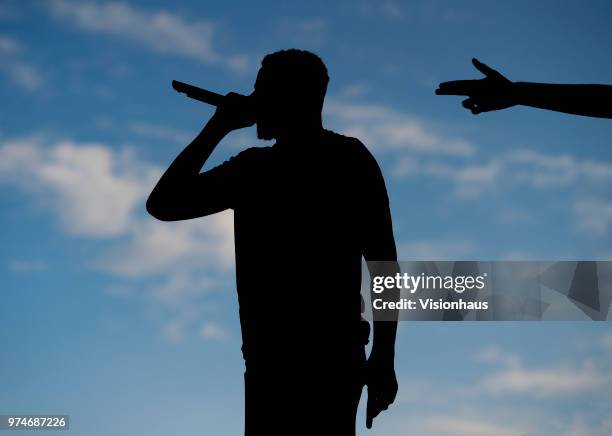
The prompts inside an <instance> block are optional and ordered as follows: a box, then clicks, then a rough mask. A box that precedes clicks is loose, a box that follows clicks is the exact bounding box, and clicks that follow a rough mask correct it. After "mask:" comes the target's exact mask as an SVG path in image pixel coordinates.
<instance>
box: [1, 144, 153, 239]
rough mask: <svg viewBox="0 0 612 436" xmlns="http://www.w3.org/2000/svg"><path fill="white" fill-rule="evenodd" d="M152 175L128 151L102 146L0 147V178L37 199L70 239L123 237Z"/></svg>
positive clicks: (150, 168) (41, 145)
mask: <svg viewBox="0 0 612 436" xmlns="http://www.w3.org/2000/svg"><path fill="white" fill-rule="evenodd" d="M158 173H159V171H158V170H157V169H156V168H154V167H152V166H149V165H145V164H141V163H139V162H138V161H136V159H135V158H134V156H133V154H132V153H131V152H130V151H129V150H122V151H114V150H112V149H110V148H109V147H107V146H105V145H103V144H95V143H90V144H76V143H73V142H70V141H63V142H59V143H56V144H54V145H53V146H51V147H48V146H44V145H43V144H42V142H41V141H40V140H39V139H36V138H30V139H22V140H15V141H8V142H5V143H4V144H2V145H1V146H0V178H1V179H4V180H5V181H7V182H9V183H12V184H16V185H18V186H22V187H24V188H27V189H29V190H33V191H36V192H38V193H39V194H41V195H40V196H39V198H40V199H41V200H42V201H44V203H45V206H46V207H48V208H50V209H51V210H52V211H53V212H54V213H55V214H56V215H57V216H58V217H59V219H60V221H61V223H62V225H63V228H64V230H65V231H66V232H67V233H70V234H73V235H81V236H89V237H109V236H119V235H122V234H125V233H127V232H128V231H129V230H130V229H131V228H132V226H133V225H134V224H135V214H136V212H137V209H138V208H144V203H143V201H144V200H143V199H144V198H145V195H146V193H147V191H148V190H149V189H150V187H151V186H153V183H154V180H155V177H156V176H157V175H158Z"/></svg>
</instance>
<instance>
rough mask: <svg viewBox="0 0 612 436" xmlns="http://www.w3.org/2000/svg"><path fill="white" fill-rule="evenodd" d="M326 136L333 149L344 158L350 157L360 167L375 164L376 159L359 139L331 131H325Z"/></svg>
mask: <svg viewBox="0 0 612 436" xmlns="http://www.w3.org/2000/svg"><path fill="white" fill-rule="evenodd" d="M326 134H327V135H328V138H329V139H330V142H331V143H332V144H333V146H334V148H335V149H336V150H337V151H338V152H339V153H340V154H341V155H342V156H344V157H348V156H351V157H352V158H353V159H354V160H355V161H356V162H357V163H360V164H362V165H372V164H375V165H377V164H376V159H375V158H374V156H373V155H372V153H371V152H370V150H369V149H368V147H366V146H365V144H364V143H363V142H361V140H360V139H359V138H355V137H353V136H346V135H343V134H341V133H337V132H334V131H331V130H326Z"/></svg>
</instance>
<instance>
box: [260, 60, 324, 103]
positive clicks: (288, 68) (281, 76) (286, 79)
mask: <svg viewBox="0 0 612 436" xmlns="http://www.w3.org/2000/svg"><path fill="white" fill-rule="evenodd" d="M261 67H262V68H263V69H264V70H265V71H267V72H269V73H270V74H272V75H273V76H275V77H277V78H278V80H279V82H280V83H279V84H283V85H289V87H291V88H293V89H294V91H295V92H296V93H298V94H300V95H302V96H304V97H306V98H308V99H313V103H316V104H318V105H322V104H323V99H324V98H325V92H326V91H327V84H328V83H329V76H328V74H327V68H326V67H325V64H324V63H323V61H322V60H321V58H320V57H319V56H317V55H316V54H314V53H312V52H309V51H306V50H297V49H294V48H292V49H288V50H280V51H277V52H274V53H270V54H268V55H266V56H265V57H264V58H263V60H262V61H261Z"/></svg>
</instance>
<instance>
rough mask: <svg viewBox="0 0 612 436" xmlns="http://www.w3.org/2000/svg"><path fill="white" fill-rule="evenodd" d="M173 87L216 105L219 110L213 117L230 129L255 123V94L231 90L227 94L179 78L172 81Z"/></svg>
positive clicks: (195, 98) (194, 97) (187, 94)
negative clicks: (243, 93) (190, 83)
mask: <svg viewBox="0 0 612 436" xmlns="http://www.w3.org/2000/svg"><path fill="white" fill-rule="evenodd" d="M172 87H173V88H174V89H175V90H176V91H177V92H180V93H184V94H185V95H186V96H187V97H190V98H193V99H194V100H198V101H201V102H204V103H208V104H210V105H212V106H216V107H217V110H216V111H215V114H214V115H213V119H214V120H215V122H216V123H218V124H219V125H220V126H222V127H223V128H225V129H227V130H228V131H231V130H237V129H242V128H244V127H250V126H252V125H253V124H255V107H254V106H255V105H254V98H253V94H251V95H242V94H238V93H236V92H229V93H228V94H226V95H221V94H217V93H216V92H213V91H209V90H207V89H202V88H198V87H197V86H193V85H189V84H187V83H183V82H179V81H178V80H173V81H172ZM211 121H212V120H211Z"/></svg>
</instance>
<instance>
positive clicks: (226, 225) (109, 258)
mask: <svg viewBox="0 0 612 436" xmlns="http://www.w3.org/2000/svg"><path fill="white" fill-rule="evenodd" d="M152 186H153V185H150V186H149V189H151V188H152ZM233 242H234V236H233V215H232V212H231V211H226V212H222V213H218V214H215V215H212V216H209V217H205V218H200V219H195V220H189V221H183V222H170V223H167V222H160V221H155V220H153V219H152V218H150V219H149V218H147V219H143V220H141V221H139V222H138V223H137V225H134V226H133V227H132V228H131V231H130V233H129V234H128V235H127V238H126V239H124V240H122V241H120V242H119V243H118V244H117V246H116V247H115V248H114V249H113V250H112V251H111V252H110V253H107V254H106V255H105V256H104V258H103V259H101V261H100V262H99V265H100V266H101V267H102V268H104V269H105V270H107V271H110V272H112V273H113V274H116V275H119V276H125V277H132V278H137V277H143V276H147V275H155V274H160V273H162V274H167V273H172V272H175V273H178V272H182V273H184V272H185V271H193V270H197V269H202V268H205V269H212V270H227V268H230V267H231V266H233V261H234V245H233ZM177 283H178V282H177ZM168 292H169V291H168V290H166V291H165V293H168ZM177 292H178V291H177Z"/></svg>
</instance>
